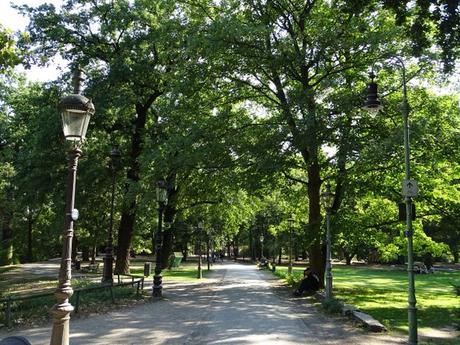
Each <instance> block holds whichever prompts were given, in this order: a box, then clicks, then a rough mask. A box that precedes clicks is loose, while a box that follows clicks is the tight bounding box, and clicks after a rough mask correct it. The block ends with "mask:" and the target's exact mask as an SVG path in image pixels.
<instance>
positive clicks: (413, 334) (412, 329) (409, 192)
mask: <svg viewBox="0 0 460 345" xmlns="http://www.w3.org/2000/svg"><path fill="white" fill-rule="evenodd" d="M392 58H393V59H394V60H395V61H396V62H397V63H398V64H399V67H401V71H402V86H403V101H402V116H403V123H404V164H405V179H404V181H403V183H402V186H403V196H404V200H405V203H406V232H405V233H406V237H407V273H408V298H407V299H408V306H407V311H408V320H409V344H410V345H414V344H417V343H418V339H417V338H418V337H417V307H416V303H417V301H416V298H415V277H414V253H413V230H412V217H413V216H412V211H413V209H412V197H414V196H416V195H417V192H418V188H417V182H416V181H414V180H411V179H410V178H411V171H410V147H409V102H408V101H407V82H406V67H405V64H404V61H403V60H402V59H401V58H399V57H397V56H394V57H392ZM370 77H371V82H370V83H369V86H368V88H367V91H368V96H367V100H366V102H365V105H364V108H365V109H367V110H370V111H373V112H375V111H374V110H375V109H377V111H378V109H380V107H381V104H380V101H378V95H377V84H376V83H375V82H374V78H375V76H374V75H373V74H371V75H370ZM371 85H375V86H372V88H371V87H370V86H371Z"/></svg>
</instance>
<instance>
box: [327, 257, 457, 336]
mask: <svg viewBox="0 0 460 345" xmlns="http://www.w3.org/2000/svg"><path fill="white" fill-rule="evenodd" d="M333 276H334V278H333V279H334V293H335V295H336V296H337V297H338V298H339V299H341V300H343V301H345V302H346V303H349V304H353V305H355V306H357V307H359V308H360V309H361V310H362V311H363V312H365V313H368V314H370V315H372V316H373V317H374V318H376V319H377V320H379V321H380V322H382V323H383V324H384V325H385V326H386V327H388V328H390V329H394V330H404V331H406V330H407V329H408V324H407V323H408V322H407V272H406V271H405V270H397V269H392V268H390V267H389V268H369V267H353V266H352V267H347V266H334V268H333ZM459 282H460V272H441V271H438V272H436V273H434V274H417V275H416V276H415V294H416V298H417V309H418V310H417V318H418V327H419V329H420V330H423V329H424V328H425V329H428V328H434V329H439V328H443V327H446V326H452V325H454V324H455V320H456V315H455V314H456V313H458V312H459V310H460V309H459V303H460V299H459V298H458V297H457V296H456V294H455V290H454V288H453V286H452V284H457V285H458V284H459Z"/></svg>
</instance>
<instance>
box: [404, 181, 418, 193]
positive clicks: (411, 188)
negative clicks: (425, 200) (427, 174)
mask: <svg viewBox="0 0 460 345" xmlns="http://www.w3.org/2000/svg"><path fill="white" fill-rule="evenodd" d="M417 194H418V185H417V181H415V180H403V182H402V195H403V196H407V197H414V196H417Z"/></svg>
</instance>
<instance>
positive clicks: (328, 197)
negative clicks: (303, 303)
mask: <svg viewBox="0 0 460 345" xmlns="http://www.w3.org/2000/svg"><path fill="white" fill-rule="evenodd" d="M321 201H322V202H323V205H324V207H325V208H326V300H330V299H331V298H332V263H331V209H332V204H333V202H334V194H332V192H331V185H330V184H329V183H328V184H327V185H326V190H325V191H324V192H323V193H321Z"/></svg>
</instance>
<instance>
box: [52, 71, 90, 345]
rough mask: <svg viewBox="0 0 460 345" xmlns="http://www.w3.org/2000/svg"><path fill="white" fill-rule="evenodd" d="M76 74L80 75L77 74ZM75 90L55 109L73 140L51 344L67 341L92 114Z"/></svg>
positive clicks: (77, 87) (61, 344) (67, 342)
mask: <svg viewBox="0 0 460 345" xmlns="http://www.w3.org/2000/svg"><path fill="white" fill-rule="evenodd" d="M77 77H79V76H78V75H77ZM74 92H75V93H74V94H71V95H69V96H66V97H64V98H62V99H61V100H60V102H59V105H58V109H59V110H60V112H61V117H62V128H63V132H64V136H65V138H66V140H69V141H71V142H72V145H71V148H70V150H69V167H68V184H67V196H66V208H65V227H64V232H63V246H62V257H61V266H60V269H59V286H58V288H57V290H56V292H55V296H56V300H57V303H56V304H55V305H54V306H53V309H52V314H53V329H52V333H51V341H50V344H51V345H68V344H69V323H70V322H69V321H70V313H71V312H72V310H73V307H72V305H71V304H70V302H69V299H70V297H71V296H72V294H73V289H72V286H71V277H72V272H71V261H72V258H71V255H72V239H73V227H74V222H75V221H76V220H77V219H78V210H77V209H75V186H76V177H77V165H78V158H79V157H80V156H81V149H80V145H81V142H82V141H83V140H84V138H85V136H86V131H87V129H88V124H89V120H90V118H91V115H93V114H94V105H93V103H92V102H91V100H89V99H88V98H86V97H85V96H82V95H80V94H78V92H79V86H78V83H77V85H76V87H75V90H74Z"/></svg>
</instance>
